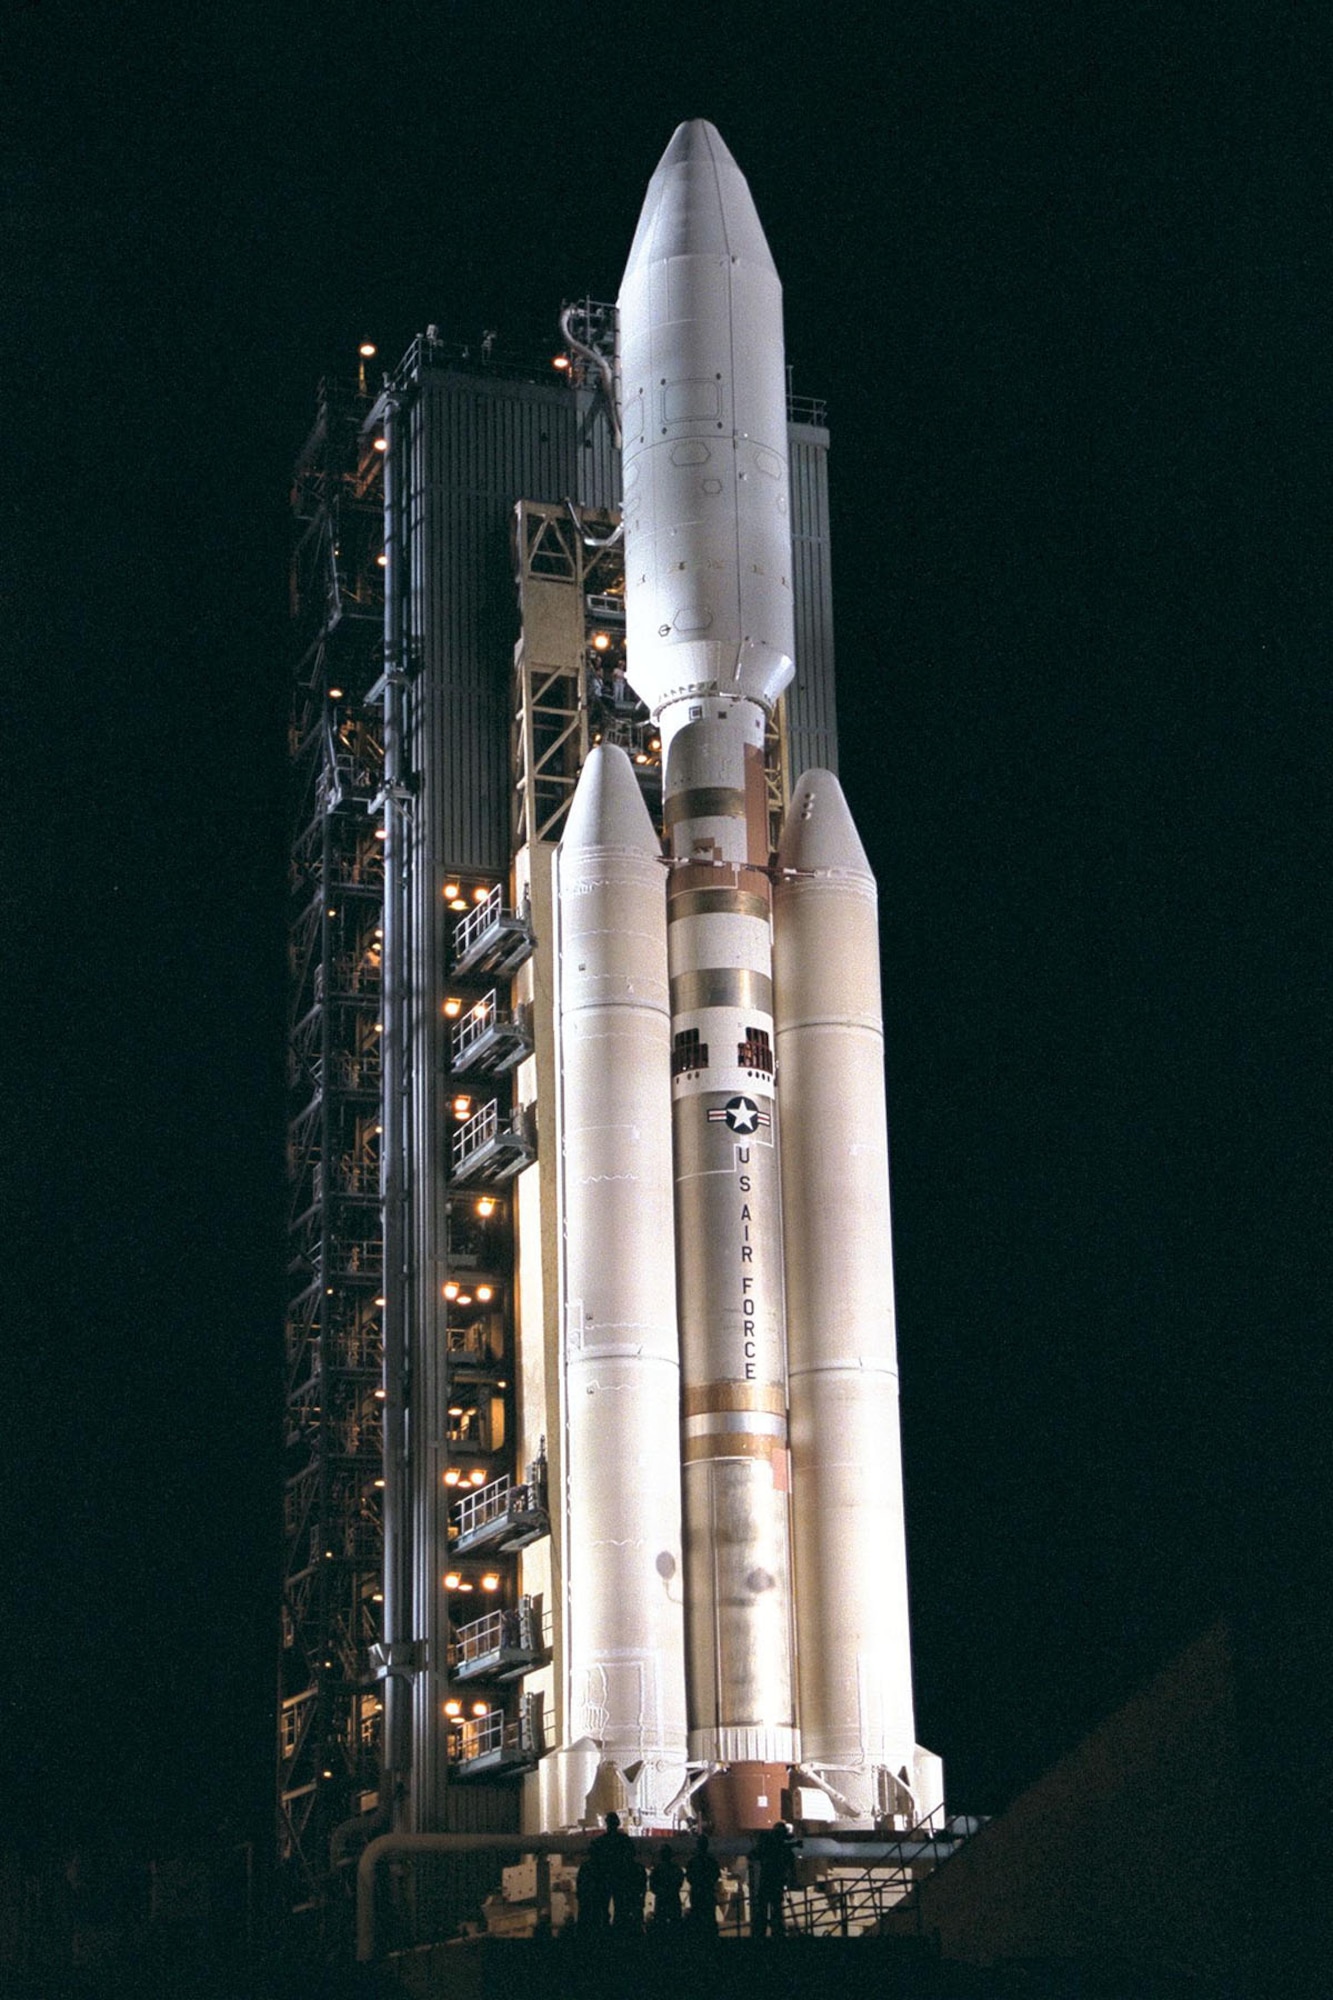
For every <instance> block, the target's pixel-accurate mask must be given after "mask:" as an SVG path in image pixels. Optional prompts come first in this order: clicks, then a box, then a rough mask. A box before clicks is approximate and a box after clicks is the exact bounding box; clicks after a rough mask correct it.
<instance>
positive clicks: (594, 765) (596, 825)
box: [560, 743, 662, 858]
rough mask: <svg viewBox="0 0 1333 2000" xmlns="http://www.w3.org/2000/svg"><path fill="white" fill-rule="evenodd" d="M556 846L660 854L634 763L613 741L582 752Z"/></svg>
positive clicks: (659, 847)
mask: <svg viewBox="0 0 1333 2000" xmlns="http://www.w3.org/2000/svg"><path fill="white" fill-rule="evenodd" d="M560 844H561V846H562V847H564V848H575V847H619V848H627V849H629V850H630V851H631V852H633V853H636V854H651V855H652V856H653V857H654V858H656V857H657V856H658V855H660V854H661V852H662V847H661V842H660V841H659V840H658V838H657V835H656V833H655V832H654V831H653V822H652V818H651V816H650V814H649V811H648V808H647V806H646V805H645V804H644V800H643V793H642V792H641V791H640V790H639V781H638V779H637V778H636V777H635V775H634V766H633V764H631V762H630V760H629V758H628V757H627V756H626V754H625V752H624V751H623V750H621V749H620V748H619V747H618V746H617V745H616V744H614V743H598V744H596V745H595V746H594V747H593V749H591V750H590V751H589V752H588V760H587V762H586V763H585V764H584V766H583V770H582V771H581V772H580V774H579V781H578V784H577V785H576V786H575V787H574V798H573V802H572V804H571V805H570V808H569V818H568V819H567V820H566V821H565V831H564V834H563V836H562V838H561V843H560Z"/></svg>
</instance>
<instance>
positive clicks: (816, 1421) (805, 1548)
mask: <svg viewBox="0 0 1333 2000" xmlns="http://www.w3.org/2000/svg"><path fill="white" fill-rule="evenodd" d="M774 900H775V909H774V946H773V958H774V973H775V983H776V990H777V1051H778V1061H779V1063H780V1065H781V1069H782V1091H783V1106H784V1123H783V1159H782V1170H783V1171H782V1188H783V1225H784V1244H785V1255H786V1277H787V1337H788V1381H789V1393H790V1408H791V1435H792V1512H793V1519H794V1523H795V1530H794V1532H795V1543H796V1590H797V1599H796V1602H797V1613H796V1635H797V1656H798V1659H799V1661H800V1677H799V1693H800V1714H801V1741H802V1748H803V1751H804V1756H805V1761H806V1763H807V1765H809V1766H811V1767H812V1768H813V1769H814V1770H815V1771H816V1772H818V1773H819V1774H820V1775H821V1776H823V1777H824V1778H825V1779H826V1780H827V1781H829V1782H830V1783H831V1784H832V1785H833V1786H834V1787H835V1788H836V1790H837V1791H838V1793H840V1794H841V1795H842V1797H843V1799H844V1800H845V1801H846V1802H847V1803H848V1804H850V1805H851V1806H852V1807H853V1808H854V1809H855V1811H856V1812H857V1813H858V1814H859V1815H864V1814H883V1813H895V1814H906V1815H908V1816H910V1817H911V1818H913V1819H915V1820H919V1819H921V1818H923V1817H924V1816H925V1815H926V1813H928V1812H930V1811H931V1810H933V1809H934V1808H935V1807H936V1806H937V1805H938V1804H939V1802H940V1797H939V1794H940V1772H939V1760H938V1758H935V1757H933V1756H932V1755H931V1753H930V1752H928V1751H919V1750H918V1749H917V1747H916V1741H915V1728H914V1723H913V1715H912V1662H911V1650H910V1642H909V1637H908V1622H907V1565H906V1545H905V1538H904V1532H903V1497H902V1467H901V1451H900V1446H899V1437H898V1362H897V1352H896V1346H895V1339H894V1317H893V1265H892V1254H891V1249H890V1225H889V1154H888V1130H887V1124H886V1119H885V1104H884V1036H883V1022H882V1016H881V1011H880V980H879V926H878V921H877V912H876V895H875V879H874V876H873V875H872V874H871V871H870V864H869V862H868V861H867V859H866V856H865V850H864V849H863V847H862V845H861V842H860V840H859V839H858V838H857V834H856V829H855V827H854V826H853V824H852V817H851V814H850V812H849V811H848V809H847V803H846V800H845V799H844V797H843V794H842V788H841V786H840V785H839V783H838V781H837V779H836V778H835V777H834V776H833V773H832V772H831V771H807V772H806V773H805V775H804V776H803V777H802V778H801V779H800V780H799V781H798V783H797V785H796V788H795V791H794V793H793V796H792V800H791V804H790V806H789V808H788V812H787V818H786V824H785V826H784V828H783V834H782V840H781V843H780V846H779V849H778V884H777V889H776V892H775V899H774Z"/></svg>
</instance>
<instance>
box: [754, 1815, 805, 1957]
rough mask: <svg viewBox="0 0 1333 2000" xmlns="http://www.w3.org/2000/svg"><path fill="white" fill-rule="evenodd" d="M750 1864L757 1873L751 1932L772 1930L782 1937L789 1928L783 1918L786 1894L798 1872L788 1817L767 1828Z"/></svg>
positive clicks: (761, 1934) (763, 1933)
mask: <svg viewBox="0 0 1333 2000" xmlns="http://www.w3.org/2000/svg"><path fill="white" fill-rule="evenodd" d="M750 1866H751V1868H752V1869H753V1871H754V1876H755V1881H754V1887H753V1889H752V1891H751V1894H752V1896H753V1898H754V1900H753V1902H752V1904H751V1908H750V1935H751V1936H752V1937H767V1936H768V1934H769V1932H770V1931H771V1932H772V1934H773V1936H774V1937H781V1936H782V1935H783V1932H784V1930H785V1928H786V1926H785V1925H784V1923H783V1920H782V1898H783V1896H784V1895H785V1894H786V1891H787V1884H788V1883H789V1882H790V1881H791V1879H792V1877H793V1875H794V1874H795V1872H796V1858H795V1856H794V1854H793V1853H792V1845H791V1833H790V1831H789V1830H788V1827H787V1823H786V1821H785V1820H781V1819H780V1820H778V1821H777V1822H776V1824H775V1825H773V1826H768V1827H765V1828H764V1831H763V1832H762V1833H761V1834H760V1835H759V1838H758V1839H757V1840H756V1841H755V1844H754V1846H753V1847H752V1848H751V1849H750Z"/></svg>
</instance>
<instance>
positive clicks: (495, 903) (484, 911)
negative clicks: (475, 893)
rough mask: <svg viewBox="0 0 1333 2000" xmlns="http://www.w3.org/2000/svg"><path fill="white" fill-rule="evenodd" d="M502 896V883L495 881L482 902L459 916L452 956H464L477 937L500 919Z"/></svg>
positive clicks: (461, 957)
mask: <svg viewBox="0 0 1333 2000" xmlns="http://www.w3.org/2000/svg"><path fill="white" fill-rule="evenodd" d="M503 904H504V897H503V890H502V885H501V884H500V883H499V882H497V883H496V885H495V887H494V888H493V889H492V890H491V891H490V893H489V894H488V896H487V897H486V900H485V902H484V903H477V904H476V905H475V906H474V907H473V908H472V909H470V910H469V911H468V913H467V915H466V916H465V917H461V918H460V919H459V921H458V924H457V925H456V927H455V929H454V957H455V959H456V960H458V959H463V958H466V957H467V955H468V953H469V952H470V951H471V949H472V947H473V946H474V945H475V944H476V942H477V939H478V938H479V937H482V936H484V935H485V933H486V932H487V931H488V930H490V929H491V927H492V925H494V924H497V923H498V922H499V920H500V916H501V912H502V909H503Z"/></svg>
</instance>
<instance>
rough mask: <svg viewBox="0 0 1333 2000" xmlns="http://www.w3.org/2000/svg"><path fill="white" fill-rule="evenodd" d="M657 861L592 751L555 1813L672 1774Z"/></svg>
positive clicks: (668, 1222) (566, 1207)
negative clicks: (561, 1768)
mask: <svg viewBox="0 0 1333 2000" xmlns="http://www.w3.org/2000/svg"><path fill="white" fill-rule="evenodd" d="M663 872H664V871H663V868H662V862H661V852H660V849H659V846H658V841H657V836H656V834H655V833H654V831H653V826H652V821H651V820H650V818H649V816H648V809H647V807H646V806H645V805H644V802H643V797H642V794H641V793H640V791H639V787H638V784H637V782H636V780H635V777H634V770H633V766H632V765H631V763H630V761H629V758H628V757H627V756H626V755H625V753H624V751H623V750H618V749H614V748H598V749H595V750H593V752H592V753H591V755H590V757H589V758H588V761H587V763H586V764H585V765H584V768H583V771H582V774H581V776H580V778H579V782H578V787H577V790H576V792H575V796H574V802H573V805H572V806H571V808H570V814H569V819H568V822H567V824H566V827H565V834H564V839H563V841H562V842H561V845H560V849H559V852H558V856H557V863H556V886H557V899H558V900H557V910H558V934H559V943H558V957H559V963H558V973H557V977H558V989H557V990H558V1000H557V1035H558V1049H559V1065H560V1116H559V1128H560V1188H561V1213H562V1222H563V1228H562V1232H561V1251H560V1256H561V1307H562V1312H561V1359H562V1371H561V1372H562V1377H563V1384H562V1386H563V1398H564V1406H565V1466H566V1490H565V1494H564V1536H563V1546H564V1549H565V1552H566V1556H565V1567H566V1576H565V1584H566V1600H565V1616H566V1633H567V1641H566V1714H567V1717H568V1728H567V1732H566V1735H567V1742H566V1745H565V1746H564V1753H565V1763H566V1765H567V1766H568V1776H567V1780H566V1781H563V1782H562V1783H561V1786H560V1790H561V1791H562V1793H563V1795H564V1796H563V1802H562V1805H561V1808H560V1817H561V1819H562V1820H564V1821H566V1822H569V1823H578V1822H580V1821H584V1820H592V1819H594V1818H595V1817H596V1814H597V1813H598V1811H599V1810H600V1811H606V1810H608V1809H609V1808H610V1807H612V1806H617V1807H619V1808H621V1809H622V1810H623V1809H624V1808H625V1807H626V1806H631V1807H633V1808H634V1809H635V1810H636V1811H637V1812H638V1813H639V1814H640V1815H641V1816H643V1817H644V1818H646V1819H647V1820H648V1821H649V1822H652V1821H658V1822H660V1821H661V1820H662V1819H663V1817H664V1816H665V1813H666V1809H667V1808H668V1806H669V1805H670V1803H671V1801H672V1800H673V1799H674V1798H675V1797H676V1795H677V1794H678V1793H679V1792H680V1791H681V1789H682V1787H683V1785H684V1782H685V1671H684V1631H683V1616H682V1606H681V1579H680V1568H681V1550H680V1453H679V1448H678V1445H677V1442H676V1429H675V1421H674V1417H675V1411H676V1409H677V1407H678V1404H679V1400H680V1361H679V1355H678V1349H677V1340H676V1281H675V1255H674V1249H673V1241H672V1214H671V1106H670V1051H671V1035H670V1023H669V1019H668V1013H667V966H666V921H665V909H664V898H663V884H662V877H663ZM576 1746H583V1752H582V1754H581V1755H580V1754H573V1755H571V1753H572V1752H575V1751H576ZM594 1748H595V1754H594Z"/></svg>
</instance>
